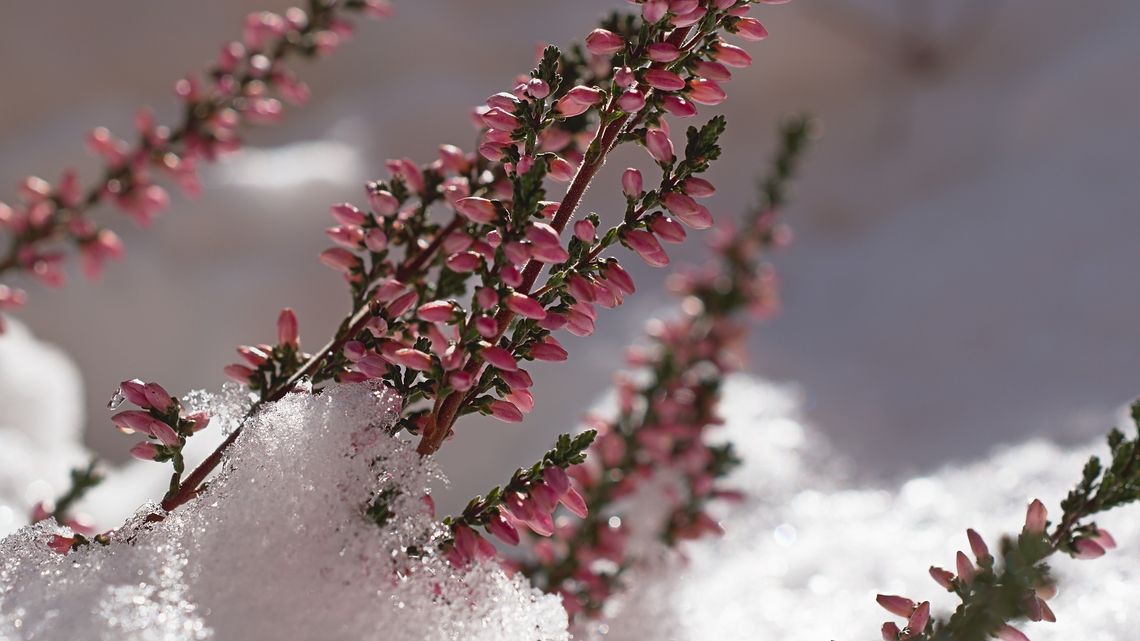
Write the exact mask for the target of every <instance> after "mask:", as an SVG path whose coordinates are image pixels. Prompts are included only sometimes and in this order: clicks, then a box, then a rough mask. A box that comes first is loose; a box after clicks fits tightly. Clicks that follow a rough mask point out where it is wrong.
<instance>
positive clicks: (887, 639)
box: [882, 621, 902, 641]
mask: <svg viewBox="0 0 1140 641" xmlns="http://www.w3.org/2000/svg"><path fill="white" fill-rule="evenodd" d="M900 634H902V630H900V629H899V626H898V624H896V623H894V622H892V621H887V622H886V623H884V624H883V628H882V635H883V641H899V635H900Z"/></svg>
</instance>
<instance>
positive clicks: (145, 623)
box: [0, 384, 567, 641]
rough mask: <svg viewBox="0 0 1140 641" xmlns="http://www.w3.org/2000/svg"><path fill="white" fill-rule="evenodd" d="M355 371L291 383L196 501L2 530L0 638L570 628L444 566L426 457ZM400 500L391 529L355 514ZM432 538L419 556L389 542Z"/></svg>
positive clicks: (537, 597)
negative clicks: (69, 533) (61, 530)
mask: <svg viewBox="0 0 1140 641" xmlns="http://www.w3.org/2000/svg"><path fill="white" fill-rule="evenodd" d="M395 409H396V406H395V403H394V400H393V399H392V398H391V397H390V396H389V395H388V394H386V393H384V392H378V391H375V390H373V389H372V388H371V387H369V386H368V385H365V384H361V385H350V386H343V387H335V388H333V389H330V390H328V391H326V392H325V393H324V394H321V395H320V396H316V397H314V396H311V395H307V394H299V393H298V394H292V395H290V396H288V397H286V398H285V399H283V400H281V401H279V402H277V403H274V404H272V405H270V406H267V407H266V408H264V409H262V410H261V411H259V412H258V414H257V415H256V416H255V417H254V418H253V419H252V420H251V421H250V422H249V423H247V425H246V427H245V428H243V431H242V435H241V436H240V437H239V438H238V440H237V442H236V443H235V446H234V447H233V449H232V453H231V454H230V456H229V458H227V462H226V464H225V470H224V471H223V473H222V474H221V475H220V476H219V477H218V478H217V479H215V480H214V481H212V482H211V483H210V485H209V487H208V488H207V490H206V491H205V493H204V494H203V495H202V496H200V497H199V498H198V499H197V500H196V501H193V502H191V503H189V504H187V505H186V506H184V507H183V508H181V509H178V510H175V511H173V512H171V513H169V514H165V518H163V519H162V520H161V521H159V522H147V516H148V515H149V514H151V513H155V512H161V510H158V508H157V506H156V505H154V504H153V503H152V504H148V505H144V506H142V507H141V508H140V509H139V511H138V512H137V514H136V516H135V518H133V519H132V520H131V521H130V522H128V523H127V524H126V525H125V526H123V527H121V528H119V529H118V530H117V531H116V532H115V533H114V534H113V536H112V541H111V543H110V544H109V545H105V546H104V545H100V544H93V545H91V546H87V547H83V548H81V549H79V550H76V551H73V552H71V553H70V554H68V555H66V556H64V555H59V554H56V553H53V552H50V551H48V550H47V549H46V547H45V545H46V542H47V540H48V539H49V538H50V537H51V535H52V534H53V532H54V531H55V530H56V528H55V526H54V525H48V524H46V523H41V524H38V525H35V526H30V527H27V528H24V529H22V530H20V531H18V532H17V533H15V534H13V535H12V536H10V537H8V538H7V539H5V540H4V541H3V542H2V543H0V558H2V561H0V586H2V587H0V638H2V639H29V640H30V639H78V638H83V639H108V640H110V639H115V640H127V641H132V640H139V641H144V640H150V639H175V638H177V639H250V640H254V641H256V640H258V639H267V640H268V639H318V638H319V639H330V640H336V639H345V640H349V639H351V640H354V641H355V640H367V639H385V640H388V639H392V640H396V641H399V640H408V641H410V640H413V639H414V640H417V641H418V640H435V639H439V640H444V639H464V640H468V639H472V640H477V639H486V640H488V641H490V640H492V639H493V640H500V639H502V640H511V639H518V640H519V641H524V640H525V641H529V640H533V639H550V640H560V639H565V638H567V636H566V632H565V628H566V614H565V611H564V610H563V609H562V607H561V604H560V602H559V600H558V599H557V598H555V597H550V596H544V595H541V594H540V593H538V592H537V591H535V590H534V589H533V588H532V587H531V586H529V585H527V584H525V583H523V582H520V581H519V580H516V579H511V578H508V577H507V576H506V575H505V574H503V572H502V571H500V570H498V569H497V568H495V567H490V566H483V567H477V568H475V569H473V570H472V571H470V572H459V571H456V570H454V569H453V568H452V567H451V566H450V565H449V564H448V563H447V562H446V561H444V560H443V559H442V558H441V557H439V556H438V555H436V554H434V553H432V552H431V551H432V550H434V549H435V547H436V544H437V543H438V540H439V538H440V536H441V535H442V532H441V530H440V527H441V526H439V525H438V524H437V523H436V522H435V519H434V516H433V514H431V512H430V511H429V510H428V509H427V508H426V506H425V504H424V502H423V500H422V497H423V495H424V494H425V493H426V492H427V491H428V489H429V487H430V486H431V485H432V484H433V483H434V482H437V481H438V480H439V474H438V472H437V471H436V469H435V468H434V466H433V465H432V464H431V463H429V462H425V461H424V460H423V459H421V458H420V457H419V456H418V455H417V454H416V453H415V451H414V449H413V448H411V447H409V446H408V445H407V444H406V443H404V442H403V441H401V440H399V439H396V438H393V437H391V436H389V435H388V434H387V432H386V429H387V428H389V427H390V426H391V425H392V422H393V417H394V416H395ZM382 492H383V493H387V494H390V495H392V496H393V497H394V498H392V499H391V500H390V501H389V503H388V506H389V509H390V510H391V511H392V516H391V518H390V519H389V520H388V522H387V523H385V524H384V526H383V527H379V526H377V524H375V523H372V522H370V521H368V520H366V518H365V515H364V510H365V508H366V507H367V505H369V503H370V502H371V500H372V499H373V498H374V497H375V496H377V495H378V494H380V493H382ZM412 546H414V547H416V548H418V549H421V550H425V551H427V553H426V554H424V555H423V556H422V557H417V558H411V557H410V556H409V555H405V554H401V553H399V552H398V551H399V550H405V549H407V548H409V547H412Z"/></svg>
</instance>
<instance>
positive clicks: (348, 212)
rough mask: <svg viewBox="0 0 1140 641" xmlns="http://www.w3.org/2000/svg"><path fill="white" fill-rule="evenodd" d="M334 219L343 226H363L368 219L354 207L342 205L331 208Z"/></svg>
mask: <svg viewBox="0 0 1140 641" xmlns="http://www.w3.org/2000/svg"><path fill="white" fill-rule="evenodd" d="M329 213H330V214H332V217H333V218H335V219H336V220H337V222H339V223H340V224H342V225H363V224H364V221H366V220H367V219H368V218H367V216H365V215H364V212H362V211H360V210H359V209H357V208H356V206H354V205H350V204H348V203H340V204H339V205H333V206H332V207H330V208H329Z"/></svg>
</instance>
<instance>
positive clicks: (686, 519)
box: [520, 118, 811, 615]
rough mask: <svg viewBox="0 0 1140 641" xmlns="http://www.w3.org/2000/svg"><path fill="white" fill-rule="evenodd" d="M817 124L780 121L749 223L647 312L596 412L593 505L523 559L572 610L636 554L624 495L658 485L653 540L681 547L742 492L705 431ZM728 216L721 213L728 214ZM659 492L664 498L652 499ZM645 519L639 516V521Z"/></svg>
mask: <svg viewBox="0 0 1140 641" xmlns="http://www.w3.org/2000/svg"><path fill="white" fill-rule="evenodd" d="M810 132H811V124H810V121H809V120H808V119H806V118H795V119H792V120H790V121H789V122H787V123H786V124H785V125H784V126H783V127H782V128H781V140H780V145H779V150H778V152H777V154H776V156H775V158H774V160H773V163H772V169H771V170H770V172H769V174H768V176H767V177H766V178H765V180H764V181H763V183H762V188H761V199H760V203H759V204H758V205H757V206H755V207H754V208H753V209H752V210H751V211H750V212H749V213H748V215H747V216H745V219H744V221H743V225H742V230H741V231H740V232H737V233H731V232H725V233H724V234H722V235H720V236H718V238H717V239H716V241H715V244H714V247H715V248H716V250H717V260H716V261H713V262H712V263H710V265H709V266H708V267H707V269H705V270H704V271H702V272H699V273H694V274H689V275H685V276H680V277H678V278H677V279H675V282H674V283H673V287H674V288H675V291H676V293H678V294H679V295H680V296H682V298H683V299H685V301H686V302H685V303H684V304H682V306H681V311H682V313H681V316H680V317H679V318H677V319H675V320H671V321H652V322H651V323H650V327H649V336H650V339H651V344H650V346H648V347H647V348H642V349H635V350H633V351H632V352H631V356H630V361H631V364H632V365H634V366H636V367H638V368H640V369H643V370H644V371H645V372H646V374H647V375H646V376H644V377H641V378H640V379H635V378H633V377H630V376H623V377H620V378H619V380H618V406H619V412H618V415H617V417H616V418H615V419H613V420H606V419H602V418H599V417H595V418H592V419H591V420H590V422H589V425H590V427H592V428H593V430H596V431H597V432H598V437H597V440H596V441H595V443H594V445H593V446H592V447H591V448H590V450H589V455H590V456H589V459H588V460H587V462H586V463H585V464H584V465H581V466H578V467H576V468H572V469H571V470H570V472H571V475H572V476H574V477H575V479H576V480H577V481H578V482H579V483H580V484H581V486H582V488H583V490H584V492H585V497H586V503H587V504H588V505H589V506H590V508H591V511H590V514H589V515H588V516H587V517H585V518H584V519H583V520H582V521H580V522H566V523H559V524H558V527H557V528H556V529H555V536H554V537H553V538H552V539H550V540H541V541H537V542H535V543H534V545H533V546H532V552H533V558H531V559H528V560H526V561H524V562H522V563H521V564H520V569H521V570H522V571H523V572H524V573H525V574H526V575H528V576H529V577H530V579H531V580H532V581H533V582H534V583H535V584H536V585H538V586H539V587H541V588H542V589H544V590H546V591H549V592H557V593H560V594H561V595H562V597H563V603H564V605H565V606H566V608H567V609H568V611H570V612H571V613H576V612H583V613H585V614H587V615H593V614H596V613H598V612H599V611H600V610H601V608H602V606H603V605H604V604H605V602H606V600H607V599H608V598H609V597H610V595H611V594H612V593H614V592H615V591H617V590H618V589H620V588H621V587H622V577H623V576H624V574H625V572H626V571H627V570H629V569H630V568H631V567H635V566H636V565H637V564H638V562H639V561H640V559H639V558H638V556H637V555H638V553H637V551H634V550H631V549H630V548H629V545H628V537H629V528H630V525H629V524H628V523H627V522H626V519H625V518H623V517H626V516H628V510H629V507H630V506H629V503H628V501H630V500H632V501H635V502H636V501H637V500H638V499H637V498H636V497H637V493H638V492H639V491H641V490H643V488H645V487H647V486H652V485H653V484H655V483H661V482H667V483H670V487H671V489H672V491H670V492H664V493H660V492H659V493H656V494H654V496H655V497H657V494H664V495H665V496H667V497H668V498H667V499H664V500H665V502H666V503H667V505H668V512H667V514H666V517H665V518H664V519H663V521H662V522H661V523H660V524H659V529H658V530H657V532H656V534H657V537H658V539H659V540H660V541H661V542H662V543H664V544H666V545H668V546H673V545H676V544H677V543H678V542H679V541H681V540H685V539H692V538H697V537H700V536H703V535H706V534H717V533H719V532H720V526H719V524H717V522H716V521H715V519H713V518H712V517H711V516H710V515H709V513H708V508H709V505H710V504H711V503H712V502H713V501H716V500H723V499H732V498H735V497H736V496H737V494H736V493H735V492H734V491H732V490H731V489H727V488H724V487H721V486H720V485H719V483H718V482H719V481H720V479H722V478H723V477H724V476H725V475H726V474H727V473H728V472H729V471H730V470H731V469H733V467H734V466H735V465H736V464H737V462H738V461H737V458H736V456H735V455H734V453H733V451H732V447H731V445H730V444H722V445H711V444H709V443H708V442H706V439H705V436H706V432H707V430H708V429H709V428H711V427H713V426H715V425H718V424H719V423H720V417H719V414H718V412H717V407H718V402H719V395H720V390H721V387H722V383H723V379H724V377H725V376H726V375H727V374H729V373H730V372H732V371H734V370H735V369H736V368H737V367H738V366H739V363H740V359H739V355H738V352H739V344H740V342H741V340H742V338H743V327H742V326H740V325H739V324H737V323H735V322H734V319H735V316H736V315H737V314H739V313H740V312H743V311H746V310H747V311H752V312H754V313H758V314H760V315H766V314H767V313H768V312H770V310H771V306H772V304H773V301H774V300H775V279H774V278H773V276H772V272H771V267H770V265H768V264H767V263H766V261H765V258H766V254H767V252H768V250H770V249H772V248H775V247H778V246H780V245H782V244H783V243H784V242H786V238H787V234H786V233H781V232H779V231H777V230H778V229H779V227H778V224H777V217H776V211H777V209H776V208H777V207H779V206H781V205H783V202H784V197H783V194H784V191H785V189H786V185H787V183H788V181H789V180H790V179H791V176H792V173H793V170H794V168H795V166H796V162H797V160H798V159H799V157H800V155H801V154H802V152H803V150H804V147H805V145H806V143H807V140H808V138H809V135H810ZM722 224H723V223H722ZM654 500H658V499H656V498H655V499H654ZM643 527H644V525H643Z"/></svg>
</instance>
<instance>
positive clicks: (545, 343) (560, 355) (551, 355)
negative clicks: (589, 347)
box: [530, 336, 569, 361]
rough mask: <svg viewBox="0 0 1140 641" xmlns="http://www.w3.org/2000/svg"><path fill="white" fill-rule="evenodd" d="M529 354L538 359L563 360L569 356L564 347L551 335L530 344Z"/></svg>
mask: <svg viewBox="0 0 1140 641" xmlns="http://www.w3.org/2000/svg"><path fill="white" fill-rule="evenodd" d="M530 355H531V356H533V357H534V358H535V360H540V361H564V360H566V358H567V357H568V356H569V354H567V352H566V348H564V347H562V345H561V344H559V342H558V341H557V340H556V339H555V338H554V337H552V336H547V337H546V338H544V339H543V340H542V341H541V342H538V343H535V344H534V345H531V348H530Z"/></svg>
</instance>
